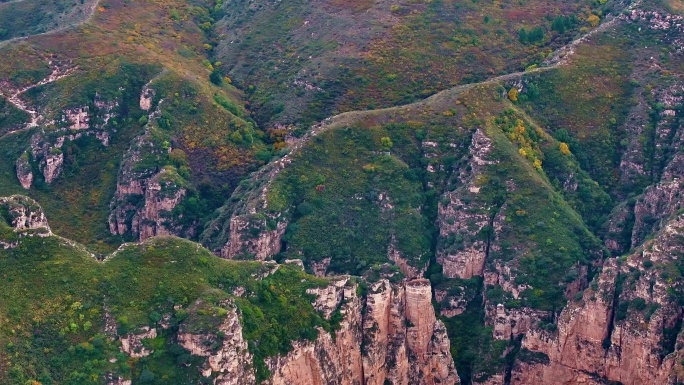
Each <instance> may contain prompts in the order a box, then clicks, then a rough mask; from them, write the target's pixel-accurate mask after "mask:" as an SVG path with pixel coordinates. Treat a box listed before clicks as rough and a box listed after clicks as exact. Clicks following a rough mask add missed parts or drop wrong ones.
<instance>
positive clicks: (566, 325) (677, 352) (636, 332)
mask: <svg viewBox="0 0 684 385" xmlns="http://www.w3.org/2000/svg"><path fill="white" fill-rule="evenodd" d="M682 234H684V217H682V216H680V217H678V218H676V219H675V220H673V221H672V222H671V223H669V224H668V225H667V226H666V227H665V228H664V229H663V231H661V232H660V233H659V235H658V237H657V238H656V239H654V240H653V241H650V242H647V243H646V244H645V245H644V246H643V247H642V248H641V249H639V250H637V251H636V252H635V253H634V254H632V255H631V256H629V257H628V258H627V259H626V260H625V261H624V262H623V263H618V260H617V259H608V260H607V261H606V262H605V264H604V266H603V270H602V272H601V274H600V275H599V277H598V279H597V280H596V281H595V282H594V283H592V285H590V287H589V288H588V289H586V290H585V291H584V294H583V297H582V300H581V301H578V302H574V303H571V304H569V305H568V306H567V307H566V308H565V309H564V310H563V312H562V313H561V315H560V316H559V318H558V322H557V331H556V332H549V331H544V330H534V329H531V330H529V331H528V332H527V334H526V335H525V337H524V338H523V340H522V348H523V349H524V350H526V351H529V352H532V354H531V355H529V356H530V357H533V359H527V360H522V361H519V362H517V363H516V365H515V367H514V369H513V372H512V376H511V384H521V385H522V384H530V383H535V384H577V383H587V384H604V383H606V382H608V381H615V382H620V383H622V384H625V385H636V384H675V383H677V382H680V381H681V380H682V379H683V378H684V377H683V376H682V374H681V373H683V372H682V368H681V358H682V356H684V352H683V351H682V348H683V347H684V345H682V344H681V342H680V341H681V340H682V338H684V337H683V334H682V331H681V322H682V321H681V320H682V316H683V315H684V309H683V308H682V306H681V305H680V303H679V302H678V301H677V300H676V295H674V296H673V295H672V294H671V293H673V292H676V293H680V292H681V291H682V283H681V282H675V281H672V280H668V275H667V273H663V272H664V271H667V270H668V269H669V268H671V267H672V266H677V264H680V263H681V262H678V258H679V257H678V255H679V252H680V251H679V250H681V247H682V246H683V244H682V241H681V236H682ZM637 272H638V273H637ZM618 277H620V278H619V279H618ZM665 330H668V331H669V332H668V333H669V334H666V333H665V332H664V331H665ZM534 357H536V358H534Z"/></svg>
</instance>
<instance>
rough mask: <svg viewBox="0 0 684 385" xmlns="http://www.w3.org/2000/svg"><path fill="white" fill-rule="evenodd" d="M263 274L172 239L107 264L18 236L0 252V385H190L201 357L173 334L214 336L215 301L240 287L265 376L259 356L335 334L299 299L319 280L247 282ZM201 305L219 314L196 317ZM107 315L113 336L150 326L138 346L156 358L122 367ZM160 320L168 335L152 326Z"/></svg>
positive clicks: (292, 277)
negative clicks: (128, 382) (110, 382)
mask: <svg viewBox="0 0 684 385" xmlns="http://www.w3.org/2000/svg"><path fill="white" fill-rule="evenodd" d="M3 228H4V223H2V224H0V232H1V231H3V230H2V229H3ZM269 269H270V268H269V267H267V266H265V265H262V264H260V263H253V262H231V261H225V260H221V259H218V258H216V257H215V256H213V255H211V254H210V253H209V252H208V251H207V250H205V249H202V248H199V247H198V246H197V245H196V244H193V243H190V242H187V241H182V240H179V239H173V238H168V239H158V240H155V241H153V242H148V243H145V244H143V245H140V246H129V247H125V248H124V249H123V251H121V252H119V253H118V254H117V255H116V256H114V257H112V258H111V259H109V260H107V261H106V262H104V263H101V262H97V261H95V260H94V259H91V258H90V257H88V256H87V255H85V254H83V253H82V252H80V251H78V249H75V248H72V247H69V246H65V245H63V244H62V242H61V241H59V240H58V239H56V238H38V237H35V238H25V239H23V240H22V241H21V245H20V247H19V248H17V249H14V250H9V251H2V250H0V271H2V273H0V275H1V277H2V280H3V282H5V284H4V285H3V290H2V291H0V319H1V320H2V321H3V322H2V324H1V325H2V326H0V367H2V368H3V370H0V383H2V384H18V383H22V384H23V383H26V382H27V381H29V380H35V381H39V382H41V383H43V384H48V383H59V384H99V383H101V382H102V376H103V374H104V373H106V372H113V373H117V374H120V375H123V376H124V377H127V378H134V379H138V381H142V377H144V376H148V377H149V374H146V373H147V372H151V374H153V375H154V376H153V377H154V380H151V381H150V382H149V383H152V384H168V383H174V384H191V383H197V382H198V381H199V378H198V376H199V372H198V371H197V364H198V360H199V359H198V358H193V357H191V356H190V355H189V354H188V352H187V351H185V350H184V349H183V348H182V347H180V346H178V345H176V344H174V342H173V341H174V336H175V334H176V333H177V331H178V330H179V329H180V328H182V329H183V330H186V331H188V332H195V333H210V332H212V330H213V327H212V325H214V324H212V322H221V319H222V317H225V314H227V313H226V312H225V311H218V310H216V307H217V306H218V302H219V301H221V300H223V299H230V298H233V296H232V294H231V293H232V291H233V289H235V288H237V287H242V288H244V289H245V290H246V292H247V293H250V294H249V295H247V296H245V297H243V298H235V299H234V300H235V303H236V304H237V306H238V308H239V310H240V312H241V313H242V317H243V323H244V325H245V329H244V335H245V338H246V339H247V340H248V342H249V349H250V351H251V352H252V353H254V355H255V362H256V363H257V367H256V369H257V373H258V376H259V377H260V378H265V376H266V375H267V371H266V368H265V366H263V359H264V358H266V357H269V356H272V355H275V354H280V353H286V352H287V351H288V350H290V349H291V346H290V341H292V340H296V339H314V338H315V337H316V335H317V332H316V330H315V327H316V326H322V327H324V328H327V329H329V330H330V328H332V327H333V325H331V324H330V323H328V322H327V321H325V320H324V319H323V318H322V317H321V316H320V315H319V314H318V313H316V312H315V311H314V310H313V308H312V306H311V304H310V301H311V298H310V296H309V295H307V294H305V291H306V289H307V288H310V287H317V286H320V285H324V284H325V283H326V282H327V281H326V280H323V279H316V278H313V277H311V276H308V275H305V274H304V273H303V272H301V271H300V270H298V269H297V268H296V267H291V266H282V267H281V268H280V269H278V271H277V272H276V273H275V274H272V275H269V276H268V277H267V278H264V279H263V280H258V279H255V278H254V277H255V276H256V275H259V274H263V273H264V272H265V271H268V270H269ZM207 306H210V308H211V309H214V310H216V312H213V311H214V310H212V312H206V311H200V310H202V309H203V308H204V309H205V310H206V308H207ZM106 312H109V314H110V315H111V317H112V318H113V319H114V320H116V323H117V327H118V330H117V332H118V333H119V334H120V335H122V334H125V333H129V332H135V331H136V330H138V329H139V328H141V327H143V326H152V327H154V326H156V327H157V329H158V330H159V332H160V336H159V337H158V338H155V339H153V340H146V341H145V342H144V343H145V344H146V346H148V347H149V348H152V349H153V350H154V353H152V354H151V355H150V356H148V357H144V358H140V359H127V358H126V357H125V356H124V355H123V354H122V353H120V352H119V348H118V343H117V342H113V341H112V340H110V339H109V337H108V336H107V335H106V334H105V331H104V326H105V325H104V315H105V313H106ZM202 314H204V316H203V315H202ZM212 314H213V315H212ZM162 318H164V319H165V322H167V323H168V324H169V325H170V326H169V328H168V329H165V330H163V329H162V328H161V327H159V326H158V324H157V323H158V322H159V321H160V320H161V319H162ZM207 322H208V323H207ZM214 326H215V325H214ZM57 352H59V354H56V353H57ZM110 358H116V359H117V361H116V362H113V363H112V362H110ZM188 363H192V364H194V365H193V366H190V367H188V366H186V365H184V364H188Z"/></svg>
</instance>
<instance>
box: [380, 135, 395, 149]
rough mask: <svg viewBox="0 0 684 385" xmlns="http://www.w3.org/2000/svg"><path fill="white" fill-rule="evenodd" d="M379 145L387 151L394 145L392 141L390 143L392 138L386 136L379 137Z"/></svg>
mask: <svg viewBox="0 0 684 385" xmlns="http://www.w3.org/2000/svg"><path fill="white" fill-rule="evenodd" d="M380 146H381V147H382V149H383V150H384V151H389V150H391V149H392V147H393V146H394V143H392V139H390V138H389V137H388V136H383V137H382V138H380Z"/></svg>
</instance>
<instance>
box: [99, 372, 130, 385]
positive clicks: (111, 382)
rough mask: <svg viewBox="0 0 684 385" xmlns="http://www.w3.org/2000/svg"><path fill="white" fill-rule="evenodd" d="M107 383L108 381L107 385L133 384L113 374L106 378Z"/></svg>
mask: <svg viewBox="0 0 684 385" xmlns="http://www.w3.org/2000/svg"><path fill="white" fill-rule="evenodd" d="M105 381H107V385H131V384H132V383H133V382H132V381H131V380H125V379H123V377H120V376H116V375H112V374H109V375H107V376H105Z"/></svg>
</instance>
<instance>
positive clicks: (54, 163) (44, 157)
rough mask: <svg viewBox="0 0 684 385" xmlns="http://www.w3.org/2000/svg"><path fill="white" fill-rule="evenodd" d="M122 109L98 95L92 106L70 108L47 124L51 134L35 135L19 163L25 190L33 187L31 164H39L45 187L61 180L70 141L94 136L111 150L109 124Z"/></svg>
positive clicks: (19, 172) (19, 177) (45, 132)
mask: <svg viewBox="0 0 684 385" xmlns="http://www.w3.org/2000/svg"><path fill="white" fill-rule="evenodd" d="M118 107H119V103H118V101H116V100H111V101H108V100H104V99H102V98H101V97H100V96H99V95H95V97H94V99H93V100H92V102H91V104H90V105H85V106H78V107H73V108H66V109H64V110H63V111H61V113H60V114H59V118H58V119H57V120H56V121H51V122H48V123H46V125H47V126H48V127H50V130H48V131H43V132H40V133H37V134H35V135H33V137H32V138H31V145H30V146H29V148H28V149H27V153H25V154H23V155H22V156H21V157H20V158H19V159H17V161H16V173H17V179H19V182H20V183H21V185H22V187H23V188H25V189H30V188H31V185H32V183H33V179H34V175H33V173H32V171H31V162H36V163H37V164H38V169H39V170H40V172H41V173H42V175H43V178H44V180H45V183H47V184H51V183H53V182H54V181H55V180H57V178H59V176H60V175H61V174H62V171H63V168H64V154H63V153H62V148H63V147H64V144H65V143H67V142H69V141H74V140H76V139H79V138H82V137H84V136H92V137H94V138H95V139H97V140H98V141H99V142H100V143H101V144H102V145H103V146H105V147H107V146H109V140H110V136H111V133H110V130H109V126H108V123H109V121H110V120H111V119H112V118H113V117H115V116H116V111H117V108H118ZM28 153H30V154H31V156H30V157H28Z"/></svg>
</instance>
